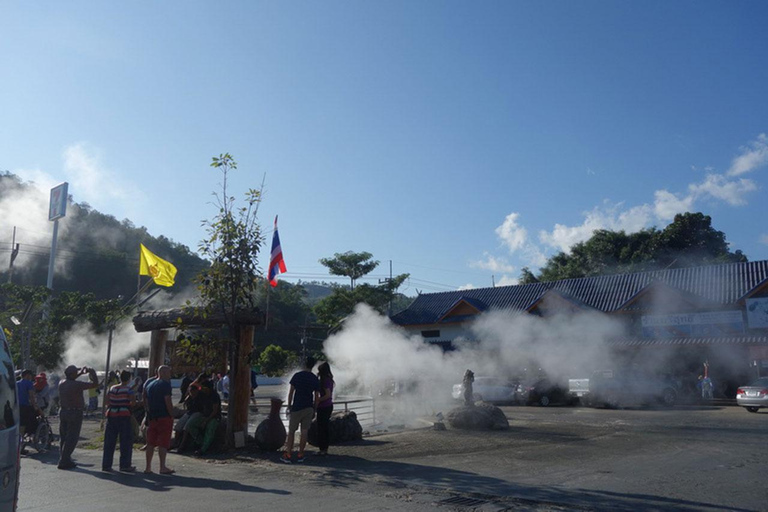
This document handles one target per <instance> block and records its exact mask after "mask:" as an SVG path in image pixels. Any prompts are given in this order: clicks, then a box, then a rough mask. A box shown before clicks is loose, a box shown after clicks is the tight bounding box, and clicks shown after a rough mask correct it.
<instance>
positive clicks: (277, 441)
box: [253, 398, 288, 452]
mask: <svg viewBox="0 0 768 512" xmlns="http://www.w3.org/2000/svg"><path fill="white" fill-rule="evenodd" d="M282 405H283V401H282V400H280V399H279V398H273V399H272V407H271V409H270V411H269V417H268V418H267V419H265V420H264V421H262V422H261V423H259V426H258V427H256V433H255V434H254V436H253V437H254V439H255V440H256V444H257V445H258V446H259V448H261V449H262V450H265V451H268V452H274V451H276V450H279V449H280V448H282V447H283V445H284V444H285V438H286V437H288V436H287V433H286V431H285V426H284V425H283V422H282V420H281V419H280V407H282Z"/></svg>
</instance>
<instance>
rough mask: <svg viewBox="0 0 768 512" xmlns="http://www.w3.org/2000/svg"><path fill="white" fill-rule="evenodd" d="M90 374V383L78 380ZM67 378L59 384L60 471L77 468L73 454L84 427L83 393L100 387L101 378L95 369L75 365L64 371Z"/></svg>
mask: <svg viewBox="0 0 768 512" xmlns="http://www.w3.org/2000/svg"><path fill="white" fill-rule="evenodd" d="M86 373H87V374H88V377H89V378H90V379H91V381H90V382H82V381H79V380H77V378H78V377H79V376H81V375H85V374H86ZM64 376H65V377H66V378H65V379H64V380H63V381H61V383H60V384H59V403H60V405H61V412H59V436H60V439H61V451H60V455H59V466H58V467H59V469H72V468H74V467H75V466H76V464H75V462H74V461H73V460H72V452H74V451H75V447H76V446H77V440H78V439H79V438H80V429H81V428H82V426H83V411H84V410H85V400H83V391H87V390H89V389H94V388H98V387H99V378H98V377H97V376H96V370H94V369H93V368H87V367H83V368H78V367H77V366H75V365H69V366H67V369H66V370H64Z"/></svg>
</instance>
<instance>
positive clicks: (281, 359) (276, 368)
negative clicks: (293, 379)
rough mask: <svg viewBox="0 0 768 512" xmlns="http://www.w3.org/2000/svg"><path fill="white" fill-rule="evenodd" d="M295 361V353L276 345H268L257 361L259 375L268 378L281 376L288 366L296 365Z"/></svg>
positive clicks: (296, 358) (296, 359)
mask: <svg viewBox="0 0 768 512" xmlns="http://www.w3.org/2000/svg"><path fill="white" fill-rule="evenodd" d="M297 361H298V355H297V354H296V352H293V351H291V350H286V349H284V348H283V347H280V346H278V345H269V346H268V347H267V348H265V349H264V351H263V352H262V353H261V355H259V359H258V363H259V366H260V367H261V373H263V374H264V375H268V376H270V377H276V376H279V375H282V374H283V373H285V370H286V369H287V368H288V367H289V366H291V365H294V364H296V362H297Z"/></svg>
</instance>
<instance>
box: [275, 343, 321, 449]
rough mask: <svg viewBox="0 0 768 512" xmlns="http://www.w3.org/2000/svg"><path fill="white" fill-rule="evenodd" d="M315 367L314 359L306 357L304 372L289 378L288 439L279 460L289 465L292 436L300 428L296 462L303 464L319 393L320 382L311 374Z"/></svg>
mask: <svg viewBox="0 0 768 512" xmlns="http://www.w3.org/2000/svg"><path fill="white" fill-rule="evenodd" d="M314 366H315V358H314V357H311V356H310V357H307V359H306V361H305V362H304V370H302V371H300V372H297V373H296V374H294V376H293V377H291V389H290V391H289V392H288V410H289V411H290V420H289V421H288V439H287V440H286V444H285V452H283V455H282V456H281V457H280V460H281V461H283V462H285V463H286V464H290V463H291V462H292V460H291V453H292V452H293V443H294V434H296V430H297V429H298V428H299V426H301V437H300V438H299V453H298V456H297V457H296V462H304V448H306V446H307V434H308V433H309V426H310V425H311V424H312V418H313V417H314V415H315V405H316V404H317V398H318V392H319V391H320V381H319V380H318V378H317V376H315V374H314V373H312V368H314Z"/></svg>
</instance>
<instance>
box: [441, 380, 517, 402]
mask: <svg viewBox="0 0 768 512" xmlns="http://www.w3.org/2000/svg"><path fill="white" fill-rule="evenodd" d="M522 393H523V387H522V386H520V385H519V384H515V383H514V382H511V381H509V380H507V379H503V378H497V377H475V382H474V383H472V394H473V396H474V399H475V400H478V401H479V400H482V401H484V402H516V401H520V396H521V394H522ZM452 395H453V398H454V399H456V400H464V384H454V385H453V393H452Z"/></svg>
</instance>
